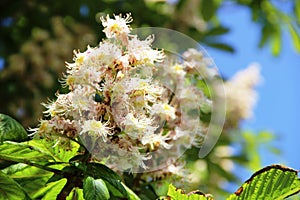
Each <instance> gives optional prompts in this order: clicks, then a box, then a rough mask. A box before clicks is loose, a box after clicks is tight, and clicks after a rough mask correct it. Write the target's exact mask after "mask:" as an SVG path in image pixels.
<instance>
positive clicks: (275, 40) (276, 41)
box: [271, 29, 282, 56]
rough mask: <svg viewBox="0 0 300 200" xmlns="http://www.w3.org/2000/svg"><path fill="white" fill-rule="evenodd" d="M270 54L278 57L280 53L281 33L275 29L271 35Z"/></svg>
mask: <svg viewBox="0 0 300 200" xmlns="http://www.w3.org/2000/svg"><path fill="white" fill-rule="evenodd" d="M271 41H272V53H273V55H274V56H278V55H279V54H280V51H281V43H282V42H281V31H280V30H279V29H277V30H276V31H275V32H274V33H273V35H272V40H271Z"/></svg>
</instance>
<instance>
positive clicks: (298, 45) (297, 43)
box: [288, 24, 300, 52]
mask: <svg viewBox="0 0 300 200" xmlns="http://www.w3.org/2000/svg"><path fill="white" fill-rule="evenodd" d="M288 27H289V31H290V34H291V36H292V39H293V44H294V47H295V49H296V50H297V51H298V52H300V35H299V33H298V32H297V31H296V28H295V27H294V26H293V24H289V25H288Z"/></svg>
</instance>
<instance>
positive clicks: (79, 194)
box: [66, 188, 84, 200]
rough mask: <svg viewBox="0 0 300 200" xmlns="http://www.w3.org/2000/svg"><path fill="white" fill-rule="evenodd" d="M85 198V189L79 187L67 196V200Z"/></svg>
mask: <svg viewBox="0 0 300 200" xmlns="http://www.w3.org/2000/svg"><path fill="white" fill-rule="evenodd" d="M74 199H76V200H84V198H83V190H82V189H79V188H74V189H73V190H72V191H71V192H70V194H69V196H67V198H66V200H74Z"/></svg>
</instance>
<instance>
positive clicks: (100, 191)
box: [83, 176, 110, 200]
mask: <svg viewBox="0 0 300 200" xmlns="http://www.w3.org/2000/svg"><path fill="white" fill-rule="evenodd" d="M83 196H84V198H85V199H86V200H106V199H109V197H110V196H109V192H108V189H107V187H106V184H105V182H104V181H103V180H102V179H94V178H93V177H90V176H88V177H86V178H85V179H84V181H83Z"/></svg>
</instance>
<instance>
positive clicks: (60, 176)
mask: <svg viewBox="0 0 300 200" xmlns="http://www.w3.org/2000/svg"><path fill="white" fill-rule="evenodd" d="M62 178H64V176H63V175H62V174H54V175H53V176H51V177H50V178H49V179H48V181H47V183H51V182H56V181H59V180H60V179H62Z"/></svg>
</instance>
